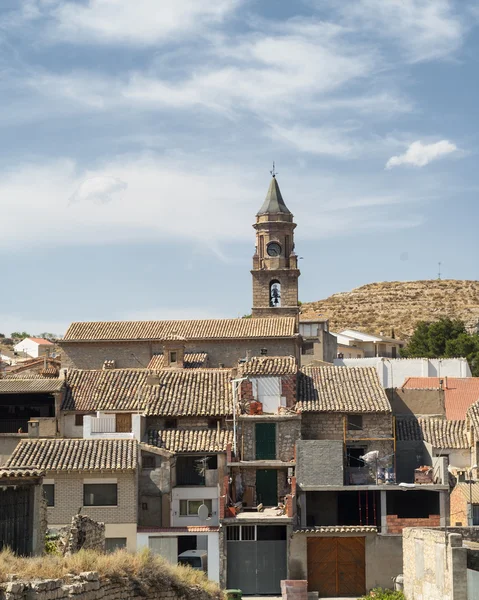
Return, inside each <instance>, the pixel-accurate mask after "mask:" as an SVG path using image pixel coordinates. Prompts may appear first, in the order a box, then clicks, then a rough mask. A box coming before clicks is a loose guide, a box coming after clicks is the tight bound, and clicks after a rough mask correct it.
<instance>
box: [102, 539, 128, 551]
mask: <svg viewBox="0 0 479 600" xmlns="http://www.w3.org/2000/svg"><path fill="white" fill-rule="evenodd" d="M121 548H126V538H105V551H106V552H115V550H120V549H121Z"/></svg>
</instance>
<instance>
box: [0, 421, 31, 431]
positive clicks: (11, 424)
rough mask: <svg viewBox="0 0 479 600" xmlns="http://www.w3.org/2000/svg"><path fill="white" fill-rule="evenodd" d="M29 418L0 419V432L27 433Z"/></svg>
mask: <svg viewBox="0 0 479 600" xmlns="http://www.w3.org/2000/svg"><path fill="white" fill-rule="evenodd" d="M28 421H29V419H28V418H27V419H0V433H19V434H22V433H23V434H27V433H28Z"/></svg>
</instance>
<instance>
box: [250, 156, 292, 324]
mask: <svg viewBox="0 0 479 600" xmlns="http://www.w3.org/2000/svg"><path fill="white" fill-rule="evenodd" d="M272 175H273V178H272V179H271V183H270V185H269V189H268V193H267V194H266V199H265V201H264V203H263V206H262V207H261V208H260V210H259V212H258V213H257V215H256V223H255V224H254V225H253V227H254V228H255V229H256V251H255V253H254V256H253V269H252V271H251V274H252V276H253V311H252V314H253V317H289V316H297V315H298V314H299V307H298V277H299V275H300V272H299V269H298V257H297V256H296V254H295V252H294V229H295V227H296V223H293V215H292V214H291V212H290V211H289V209H288V207H287V206H286V204H285V203H284V200H283V197H282V196H281V191H280V189H279V185H278V182H277V180H276V176H275V173H274V168H273V171H272Z"/></svg>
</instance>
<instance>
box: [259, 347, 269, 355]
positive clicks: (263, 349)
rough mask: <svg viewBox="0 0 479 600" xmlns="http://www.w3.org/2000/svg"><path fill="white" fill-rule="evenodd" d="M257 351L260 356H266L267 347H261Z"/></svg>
mask: <svg viewBox="0 0 479 600" xmlns="http://www.w3.org/2000/svg"><path fill="white" fill-rule="evenodd" d="M259 353H260V355H261V356H268V348H261V350H260V351H259Z"/></svg>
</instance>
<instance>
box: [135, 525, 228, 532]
mask: <svg viewBox="0 0 479 600" xmlns="http://www.w3.org/2000/svg"><path fill="white" fill-rule="evenodd" d="M219 530H220V528H219V527H218V526H211V525H188V526H186V527H137V531H138V532H139V533H141V532H144V533H147V532H151V533H200V532H208V531H213V532H216V531H219Z"/></svg>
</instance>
